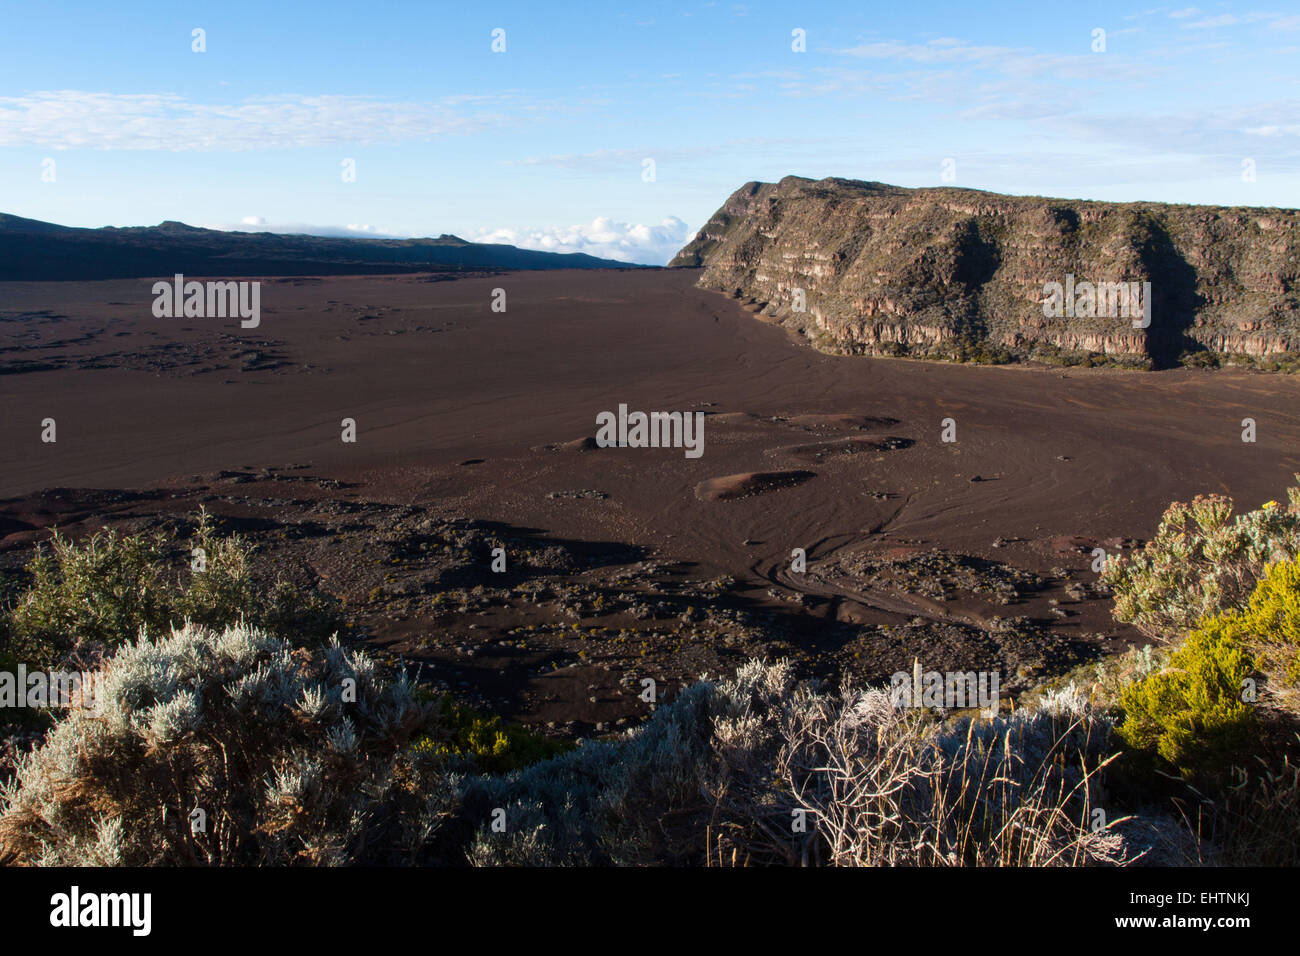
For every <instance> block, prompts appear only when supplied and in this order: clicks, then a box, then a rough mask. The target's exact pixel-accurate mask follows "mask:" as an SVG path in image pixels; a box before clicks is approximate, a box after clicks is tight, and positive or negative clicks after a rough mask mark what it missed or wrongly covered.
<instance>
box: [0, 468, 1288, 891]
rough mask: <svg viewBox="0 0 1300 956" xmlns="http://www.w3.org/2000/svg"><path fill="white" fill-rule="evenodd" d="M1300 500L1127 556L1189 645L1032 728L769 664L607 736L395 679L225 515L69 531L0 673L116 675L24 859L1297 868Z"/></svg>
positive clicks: (19, 815)
mask: <svg viewBox="0 0 1300 956" xmlns="http://www.w3.org/2000/svg"><path fill="white" fill-rule="evenodd" d="M1298 513H1300V490H1293V491H1292V493H1291V507H1290V508H1289V509H1283V508H1282V507H1281V506H1279V505H1276V504H1269V505H1266V506H1264V507H1263V508H1261V509H1259V510H1258V511H1255V512H1249V513H1247V514H1244V515H1238V516H1235V517H1234V516H1233V515H1232V505H1231V502H1229V501H1227V500H1226V499H1218V498H1205V499H1198V500H1197V501H1195V502H1193V503H1192V504H1191V505H1174V506H1172V507H1171V508H1170V510H1169V512H1168V513H1167V514H1166V516H1165V520H1164V521H1163V522H1162V523H1161V526H1160V530H1159V532H1158V533H1157V536H1156V538H1155V539H1154V540H1153V541H1152V542H1151V543H1150V544H1148V545H1147V546H1146V548H1144V549H1143V550H1142V551H1140V552H1138V553H1136V554H1134V555H1132V556H1130V557H1128V558H1125V559H1122V560H1119V561H1116V562H1113V563H1112V564H1111V565H1110V566H1109V567H1108V569H1107V571H1106V578H1107V581H1108V583H1110V584H1111V587H1112V588H1114V589H1115V593H1116V614H1117V616H1118V617H1120V618H1121V619H1123V620H1127V621H1133V622H1135V623H1137V624H1139V626H1141V627H1143V628H1144V629H1145V630H1146V631H1147V632H1148V633H1150V634H1152V636H1153V637H1156V638H1158V644H1157V645H1156V646H1155V647H1148V648H1145V649H1137V650H1133V651H1131V652H1129V653H1127V654H1124V655H1120V656H1117V657H1115V658H1112V659H1108V660H1106V661H1103V662H1101V663H1099V664H1095V665H1090V666H1089V669H1087V671H1088V672H1087V673H1085V670H1083V669H1081V670H1077V671H1076V672H1074V673H1072V674H1071V675H1070V679H1069V680H1066V681H1062V682H1058V683H1057V684H1056V685H1055V686H1054V687H1051V688H1044V689H1042V690H1041V691H1040V692H1039V693H1038V694H1036V695H1033V697H1032V699H1031V700H1029V699H1027V700H1025V701H1022V705H1021V706H1020V707H1018V708H1017V709H1015V710H1014V711H1012V712H1011V713H1009V714H1004V715H1000V716H995V717H991V718H990V717H982V716H970V717H961V718H953V717H947V716H945V715H943V714H939V715H937V716H936V715H932V714H929V713H928V712H926V711H924V710H919V709H910V708H905V707H900V706H897V705H896V704H895V702H894V701H893V700H892V699H891V697H890V695H889V694H888V693H887V692H886V691H885V690H882V689H874V688H870V687H861V686H853V685H848V684H846V685H845V686H842V687H840V688H838V689H835V690H831V689H828V688H826V687H823V686H819V685H817V684H815V683H811V682H805V681H800V680H798V679H796V676H795V674H794V672H793V670H792V668H791V667H790V666H789V665H788V664H786V663H784V662H778V663H776V664H770V663H764V662H760V661H751V662H750V663H748V664H746V665H744V666H743V667H741V668H740V669H739V671H738V672H737V673H736V674H735V675H734V676H732V677H730V678H728V679H726V680H720V681H701V682H699V683H696V684H694V685H691V686H688V687H686V688H684V689H683V690H682V691H681V692H680V693H679V694H677V696H676V697H674V698H673V699H672V700H671V701H669V702H667V703H661V704H660V705H659V706H658V707H657V709H656V710H655V711H654V713H653V715H652V716H651V718H650V719H649V720H648V721H646V722H645V723H644V724H643V725H641V726H640V727H637V728H635V729H632V730H629V731H627V732H624V733H621V734H618V735H611V736H608V737H605V738H603V739H597V740H588V741H585V742H583V743H582V744H581V745H580V746H572V745H567V744H560V743H557V742H554V741H550V740H548V739H546V738H544V737H541V736H538V735H536V734H534V733H531V732H529V731H527V730H524V729H523V728H518V727H511V726H509V725H507V724H505V723H504V722H502V721H501V720H499V719H498V718H495V717H492V716H490V715H483V714H479V713H475V712H473V711H470V710H468V709H465V708H464V707H462V706H460V705H459V704H457V703H456V702H454V701H452V700H450V699H448V698H444V697H440V696H438V695H434V694H431V693H429V692H428V691H427V690H424V689H421V688H419V687H417V686H415V685H414V683H413V682H412V681H410V680H409V679H408V678H407V676H406V675H405V674H404V673H401V672H397V673H392V672H386V671H384V670H382V669H381V668H380V666H379V665H378V664H377V663H376V662H375V661H374V660H372V659H371V658H370V657H369V656H368V655H367V654H366V653H364V652H363V651H361V650H358V649H355V648H350V647H348V646H346V645H345V644H343V643H340V642H339V641H338V639H337V638H336V637H331V636H329V635H330V634H331V633H332V632H331V630H330V628H331V625H333V624H334V623H335V621H336V618H335V617H334V613H333V611H332V609H331V607H330V604H329V602H328V601H327V600H326V599H324V598H323V597H321V596H319V595H315V594H313V593H311V592H310V591H298V590H296V589H293V588H289V587H287V586H286V585H284V584H282V583H278V582H274V581H268V580H267V579H266V578H265V577H264V576H259V575H256V574H254V572H253V570H252V560H251V550H250V549H249V548H248V546H247V545H246V544H245V543H244V542H242V541H240V540H239V539H238V538H233V537H232V538H221V537H219V536H218V535H217V534H216V532H215V530H214V528H213V525H212V523H211V522H210V521H209V520H208V519H207V517H206V516H203V515H201V516H200V519H199V522H198V528H197V531H196V533H195V537H194V538H193V540H192V541H190V542H186V546H185V547H184V548H181V547H180V546H178V545H177V544H174V543H169V542H168V541H166V540H165V539H163V538H161V537H145V536H139V535H137V536H119V535H115V534H113V533H111V532H105V533H101V534H99V535H95V536H92V537H91V538H90V539H89V540H87V541H86V542H84V543H82V544H79V545H78V544H74V543H72V542H69V541H66V540H64V539H62V538H56V539H55V540H54V542H52V544H51V546H50V547H49V548H48V550H43V551H42V552H41V553H40V554H39V555H38V556H37V558H36V559H35V561H34V562H33V565H32V567H31V568H30V578H31V584H30V587H29V588H28V589H27V590H26V592H25V593H23V594H21V595H19V596H18V597H17V599H16V600H14V601H13V602H12V603H11V605H10V607H9V608H8V609H7V610H6V612H5V614H4V615H2V616H0V623H2V625H3V630H0V639H3V641H4V642H5V643H4V646H3V647H0V654H3V655H6V657H5V658H4V659H3V661H0V663H3V664H4V666H6V667H7V666H9V664H10V663H12V662H14V661H25V662H28V663H29V666H30V665H31V663H32V662H46V663H47V664H48V663H49V662H59V661H66V660H77V661H86V660H91V661H93V665H94V669H95V670H96V671H97V673H98V674H99V675H100V678H101V679H100V680H99V681H98V683H97V684H96V685H95V686H96V688H97V691H98V693H97V695H95V696H94V697H93V698H82V699H80V700H79V701H77V702H75V703H76V706H72V707H69V708H66V709H63V710H51V711H48V712H47V713H48V717H47V718H46V719H47V721H48V723H47V724H46V726H44V727H42V728H40V734H38V736H37V739H36V740H35V741H34V743H33V745H32V746H30V747H28V748H26V749H25V752H23V753H22V754H20V755H19V756H18V757H17V758H16V760H15V761H14V762H13V766H12V772H11V773H10V774H9V776H8V779H7V780H6V781H5V782H4V784H3V790H2V791H0V861H5V862H16V863H22V864H31V865H54V864H59V865H231V864H236V865H347V864H381V865H391V864H422V865H556V864H588V865H589V864H625V865H645V864H693V865H714V866H735V865H773V864H775V865H843V866H863V865H922V866H997V865H1024V866H1079V865H1130V864H1134V863H1138V864H1143V863H1159V864H1195V863H1279V864H1294V863H1296V862H1297V861H1298V860H1300V841H1298V835H1300V810H1298V807H1300V800H1298V799H1297V798H1298V796H1300V774H1298V773H1297V772H1296V769H1295V767H1294V766H1293V765H1292V764H1291V763H1290V761H1289V758H1288V756H1287V752H1286V748H1285V747H1278V746H1274V744H1275V743H1276V742H1277V741H1278V740H1279V739H1281V740H1283V741H1285V739H1286V737H1287V734H1291V735H1292V736H1294V719H1293V718H1294V717H1295V714H1296V708H1295V706H1294V701H1293V693H1292V692H1293V689H1294V687H1295V684H1296V681H1297V678H1300V560H1297V558H1296V550H1297V548H1296V544H1297V518H1298ZM195 548H198V549H200V550H201V551H202V552H203V554H204V556H205V558H206V563H205V565H204V567H203V570H198V569H196V568H191V567H190V564H189V558H190V557H191V555H192V554H193V549H195ZM178 556H179V557H178ZM181 561H183V562H184V566H183V567H182V566H181V564H180V563H178V562H181ZM1256 685H1258V694H1256V693H1255V692H1254V690H1255V687H1256Z"/></svg>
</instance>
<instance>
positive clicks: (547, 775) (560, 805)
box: [463, 682, 717, 866]
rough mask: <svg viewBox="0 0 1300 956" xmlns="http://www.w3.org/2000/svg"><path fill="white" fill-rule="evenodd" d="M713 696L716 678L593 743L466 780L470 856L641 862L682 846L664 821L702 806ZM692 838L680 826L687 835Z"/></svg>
mask: <svg viewBox="0 0 1300 956" xmlns="http://www.w3.org/2000/svg"><path fill="white" fill-rule="evenodd" d="M716 701H717V698H716V694H715V691H714V687H713V685H712V684H709V683H705V682H701V683H698V684H695V685H692V686H691V687H688V688H686V689H684V690H683V691H682V692H681V694H680V695H679V696H678V697H677V698H676V699H675V700H674V701H672V702H671V703H670V704H667V705H665V706H662V707H660V708H659V709H658V710H656V712H655V714H654V715H653V716H652V717H651V719H650V720H649V721H647V722H646V723H645V724H644V725H642V726H641V727H638V728H636V729H634V730H631V731H628V732H627V733H626V734H624V735H622V736H621V737H619V738H615V739H610V740H597V741H589V742H586V743H585V744H584V745H583V746H582V747H579V748H578V749H577V750H574V751H572V752H570V753H567V754H564V755H561V756H559V757H555V758H552V759H551V760H547V761H544V762H542V763H537V764H534V765H532V766H530V767H526V768H524V769H523V770H519V771H515V772H514V773H511V774H507V775H503V776H497V777H488V776H479V777H472V778H469V779H468V780H467V781H466V783H465V786H464V790H463V800H464V806H465V811H466V812H467V813H468V814H469V815H470V817H471V819H474V820H475V821H477V829H476V832H475V835H474V839H473V842H472V844H471V846H470V848H469V853H468V855H469V860H470V862H472V863H474V864H476V865H480V866H484V865H529V866H553V865H592V864H600V863H616V864H637V863H648V862H652V861H654V862H663V861H669V862H671V861H673V860H674V859H675V858H676V857H677V856H678V855H681V854H684V853H685V852H686V851H685V849H684V847H681V846H677V845H674V843H673V841H672V840H671V837H668V838H666V837H665V834H664V833H663V830H662V828H661V827H660V826H659V823H660V821H662V820H663V819H664V817H666V816H670V815H672V814H674V813H675V812H677V811H679V810H681V809H683V808H686V809H691V808H692V807H694V809H696V810H698V809H700V808H701V806H702V797H701V795H702V792H703V785H704V774H705V773H707V770H708V767H709V737H710V733H711V717H712V709H713V707H714V705H715V703H716ZM496 809H502V810H504V811H505V825H506V829H505V832H503V833H498V832H494V831H493V830H492V827H491V822H492V821H491V814H492V811H493V810H496ZM693 836H694V834H693V833H688V834H683V837H684V839H685V841H686V842H689V841H690V840H691V839H692V838H693Z"/></svg>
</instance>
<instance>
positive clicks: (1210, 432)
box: [0, 269, 1300, 736]
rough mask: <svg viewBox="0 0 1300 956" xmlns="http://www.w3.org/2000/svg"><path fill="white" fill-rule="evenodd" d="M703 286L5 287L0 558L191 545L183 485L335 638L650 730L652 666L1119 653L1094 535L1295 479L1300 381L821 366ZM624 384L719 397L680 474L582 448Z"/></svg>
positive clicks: (10, 567) (524, 709) (632, 394)
mask: <svg viewBox="0 0 1300 956" xmlns="http://www.w3.org/2000/svg"><path fill="white" fill-rule="evenodd" d="M698 278H699V271H698V270H696V269H673V270H626V271H624V270H608V271H604V270H602V271H581V272H579V271H555V272H521V273H497V274H490V273H483V274H474V275H468V276H463V277H460V278H456V279H454V280H447V279H446V277H445V276H438V275H423V274H409V275H393V276H368V277H357V278H354V277H346V276H331V277H322V278H310V277H292V278H283V279H267V280H263V289H262V300H261V301H262V316H261V323H260V325H259V327H257V328H255V329H241V328H240V327H239V321H238V320H237V319H160V318H155V317H154V316H153V315H152V313H151V308H150V306H151V303H152V298H153V297H152V295H151V293H150V286H151V284H152V282H151V281H150V280H144V279H140V280H126V279H124V280H111V281H98V282H50V283H42V282H8V283H0V384H2V387H3V402H2V405H3V410H4V411H3V414H2V415H0V442H2V443H3V448H4V450H5V463H4V467H3V469H2V470H0V495H3V500H0V568H2V569H3V571H4V574H5V577H6V579H7V583H8V584H9V585H10V586H17V585H18V584H19V583H21V568H22V567H23V565H24V564H25V563H26V562H27V561H28V560H29V559H30V557H31V554H32V551H33V548H34V547H35V545H36V544H37V543H38V542H39V541H41V540H44V539H45V538H47V537H48V536H49V533H50V531H51V529H52V528H54V527H56V526H57V527H58V528H59V529H60V530H61V531H64V532H67V533H69V534H71V535H73V536H80V535H83V534H87V533H89V532H92V531H94V530H96V529H98V528H101V527H114V528H120V529H123V530H128V531H130V530H142V529H150V528H161V529H166V530H172V531H174V532H175V533H177V534H179V535H181V536H182V537H183V536H184V535H185V534H186V533H187V531H188V529H189V528H190V527H192V521H193V518H194V515H195V514H196V512H197V509H198V508H199V507H200V506H203V507H205V508H206V509H207V510H208V511H209V512H210V513H212V514H214V515H215V516H217V517H219V518H220V519H221V526H222V527H223V528H224V529H226V530H229V531H237V532H239V533H241V534H243V535H245V536H247V537H248V538H250V539H251V540H253V541H254V542H255V543H256V544H257V545H258V548H259V560H260V561H262V562H264V564H265V567H266V569H267V570H268V572H270V573H275V574H279V575H281V576H283V577H285V578H287V579H290V580H294V581H298V582H300V583H302V584H304V585H314V586H317V587H319V588H321V589H322V590H324V591H325V592H327V593H329V594H331V595H333V596H334V597H335V598H336V599H337V600H338V601H339V602H340V606H341V608H342V610H343V612H344V614H345V615H346V618H347V620H348V623H349V633H348V635H347V637H348V638H349V639H352V640H358V641H365V642H367V643H368V644H370V645H371V646H372V647H373V648H375V649H376V650H377V651H379V652H380V653H381V655H382V656H383V657H384V658H385V659H387V660H390V661H392V662H394V663H399V662H405V663H406V664H407V665H408V666H409V667H410V668H412V670H417V669H418V672H419V675H420V678H421V679H422V680H426V681H429V682H431V683H432V684H434V685H437V686H441V687H445V688H447V689H449V690H450V691H452V692H453V693H455V694H456V695H457V696H459V697H460V698H462V699H463V700H465V701H467V702H469V703H471V704H474V705H476V706H480V707H483V708H485V709H488V710H491V711H492V712H495V713H500V714H502V715H503V716H505V717H507V718H509V719H512V720H515V721H519V722H523V723H527V724H530V725H533V726H536V727H538V728H539V729H541V730H543V731H544V732H547V733H551V734H554V735H556V736H588V735H591V734H593V733H595V734H599V733H602V732H610V731H613V730H615V729H618V728H621V727H623V726H627V725H628V724H630V723H636V722H638V721H640V720H642V719H644V718H645V716H646V715H647V705H646V704H645V703H644V702H642V701H641V699H640V698H639V693H640V689H641V684H640V681H641V680H642V679H643V678H646V677H650V678H653V679H655V680H656V681H657V682H658V683H659V687H660V688H661V690H664V689H666V690H667V691H668V692H669V693H670V694H671V693H672V692H673V690H674V689H675V688H676V687H679V686H681V684H682V683H683V682H689V681H693V680H695V679H697V678H699V677H700V676H702V675H709V676H717V675H722V674H726V673H729V672H730V671H731V670H733V669H734V668H735V666H736V665H738V664H739V663H741V662H742V661H743V660H745V659H747V658H750V657H754V656H760V657H766V658H768V659H774V658H778V657H788V658H790V659H792V660H793V661H795V662H796V664H797V665H798V667H799V669H800V670H801V671H802V672H804V673H806V674H808V675H810V676H819V677H823V678H826V679H828V680H830V681H832V682H834V683H838V681H839V679H840V677H841V676H842V675H853V676H854V677H855V678H857V679H859V680H866V681H875V682H883V681H887V680H888V678H889V675H890V674H891V673H893V672H895V671H897V670H900V669H902V670H910V669H911V667H912V662H913V660H919V661H920V662H921V663H922V665H923V666H924V667H925V669H927V670H963V671H967V670H977V671H978V670H985V671H989V670H997V671H999V672H1000V673H1001V675H1002V686H1003V690H1004V693H1010V694H1011V695H1013V696H1014V695H1015V694H1018V693H1022V692H1024V691H1027V690H1030V689H1032V688H1033V687H1034V686H1036V685H1038V684H1040V683H1042V682H1043V681H1045V680H1047V679H1049V678H1050V677H1052V676H1054V675H1057V674H1060V673H1062V672H1064V671H1065V670H1067V669H1069V668H1071V667H1073V666H1076V665H1078V664H1079V663H1082V662H1085V661H1088V660H1090V659H1093V658H1096V657H1097V656H1098V655H1101V654H1105V653H1108V652H1113V651H1115V650H1118V649H1121V648H1123V647H1125V646H1128V645H1129V644H1131V643H1134V642H1137V641H1138V640H1139V636H1138V634H1137V632H1135V631H1132V630H1130V629H1127V628H1125V627H1124V626H1122V625H1117V624H1115V623H1114V622H1113V621H1112V620H1111V617H1110V602H1109V600H1108V599H1107V596H1106V595H1105V593H1104V591H1102V590H1100V589H1099V588H1098V586H1097V575H1096V574H1095V573H1093V571H1092V570H1091V566H1092V563H1093V549H1094V548H1098V547H1100V548H1103V549H1105V550H1106V551H1108V552H1109V553H1115V552H1116V551H1122V550H1123V549H1125V548H1130V547H1133V546H1134V545H1135V544H1136V543H1137V542H1139V541H1140V540H1141V539H1142V538H1143V537H1145V536H1149V535H1150V534H1152V533H1153V532H1154V530H1155V526H1156V523H1157V522H1158V520H1159V517H1160V515H1161V514H1162V512H1163V510H1164V508H1165V506H1166V505H1167V504H1168V503H1169V502H1170V501H1172V500H1188V499H1190V498H1191V497H1193V496H1195V495H1197V494H1202V493H1209V492H1218V493H1223V494H1228V495H1231V496H1233V497H1234V498H1235V499H1236V500H1237V502H1238V504H1239V506H1242V507H1257V506H1258V505H1259V504H1260V503H1262V502H1264V501H1266V500H1269V499H1271V498H1276V497H1278V496H1279V495H1280V494H1281V493H1282V490H1283V489H1284V488H1285V487H1287V485H1288V483H1289V482H1290V480H1291V478H1292V475H1293V474H1294V473H1296V472H1297V471H1300V379H1297V378H1296V377H1295V376H1276V375H1268V374H1261V373H1254V372H1248V371H1240V370H1231V369H1225V370H1216V371H1208V370H1197V369H1175V370H1170V371H1162V372H1139V371H1128V370H1121V369H1105V368H1092V369H1088V368H1069V369H1059V368H1044V367H1034V366H1001V367H977V366H967V365H954V364H945V363H937V362H917V361H908V360H903V359H884V358H865V357H846V356H833V355H827V354H823V353H821V352H818V351H815V350H814V349H812V348H810V347H808V345H807V343H806V342H804V341H802V340H801V339H800V336H799V335H798V334H797V333H795V332H792V331H789V330H787V329H784V328H781V327H778V326H776V325H773V324H771V323H770V322H767V321H764V320H763V318H762V317H757V316H755V315H753V314H751V312H749V311H746V310H745V309H743V308H742V307H741V306H740V305H739V304H738V303H737V302H735V301H733V300H732V299H729V298H727V297H725V296H723V295H721V294H719V293H715V292H710V291H706V290H702V289H698V288H696V287H695V282H696V280H697V279H698ZM496 288H503V289H505V290H506V293H507V296H508V299H507V302H508V309H507V311H506V312H504V313H500V312H493V311H492V310H491V301H492V294H493V289H496ZM620 404H626V405H627V406H628V408H629V409H633V410H643V411H681V412H695V411H702V412H704V413H705V415H706V417H705V430H704V443H705V444H704V453H703V455H702V457H699V458H688V457H687V456H686V455H685V454H684V453H683V450H682V449H638V448H598V447H591V446H592V444H593V443H592V442H590V441H584V439H589V438H591V437H592V436H594V435H595V430H596V424H595V422H596V416H597V414H598V413H600V412H602V411H615V410H617V408H618V406H619V405H620ZM1248 417H1249V418H1253V419H1255V421H1256V423H1257V431H1258V440H1257V441H1256V442H1255V443H1253V444H1252V443H1245V442H1243V441H1242V437H1241V434H1242V420H1243V419H1244V418H1248ZM46 418H53V419H55V420H56V422H57V429H58V431H57V435H58V440H57V442H55V443H52V444H49V443H43V442H42V441H41V422H42V420H43V419H46ZM344 418H352V419H354V420H355V421H356V427H357V441H356V442H355V443H352V444H347V443H344V442H342V441H341V440H340V433H341V424H340V423H341V421H342V419H344ZM947 418H951V419H953V420H954V421H955V423H956V438H957V441H956V442H951V443H948V442H943V441H942V440H941V430H942V423H943V420H944V419H947ZM498 546H500V547H504V548H505V549H506V555H507V570H506V571H505V572H504V573H494V572H493V571H492V570H491V568H490V565H491V551H492V549H493V548H494V547H498ZM795 548H803V549H805V550H806V552H807V571H806V572H804V573H803V574H798V573H795V572H792V571H791V570H790V563H791V552H792V550H793V549H795Z"/></svg>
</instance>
